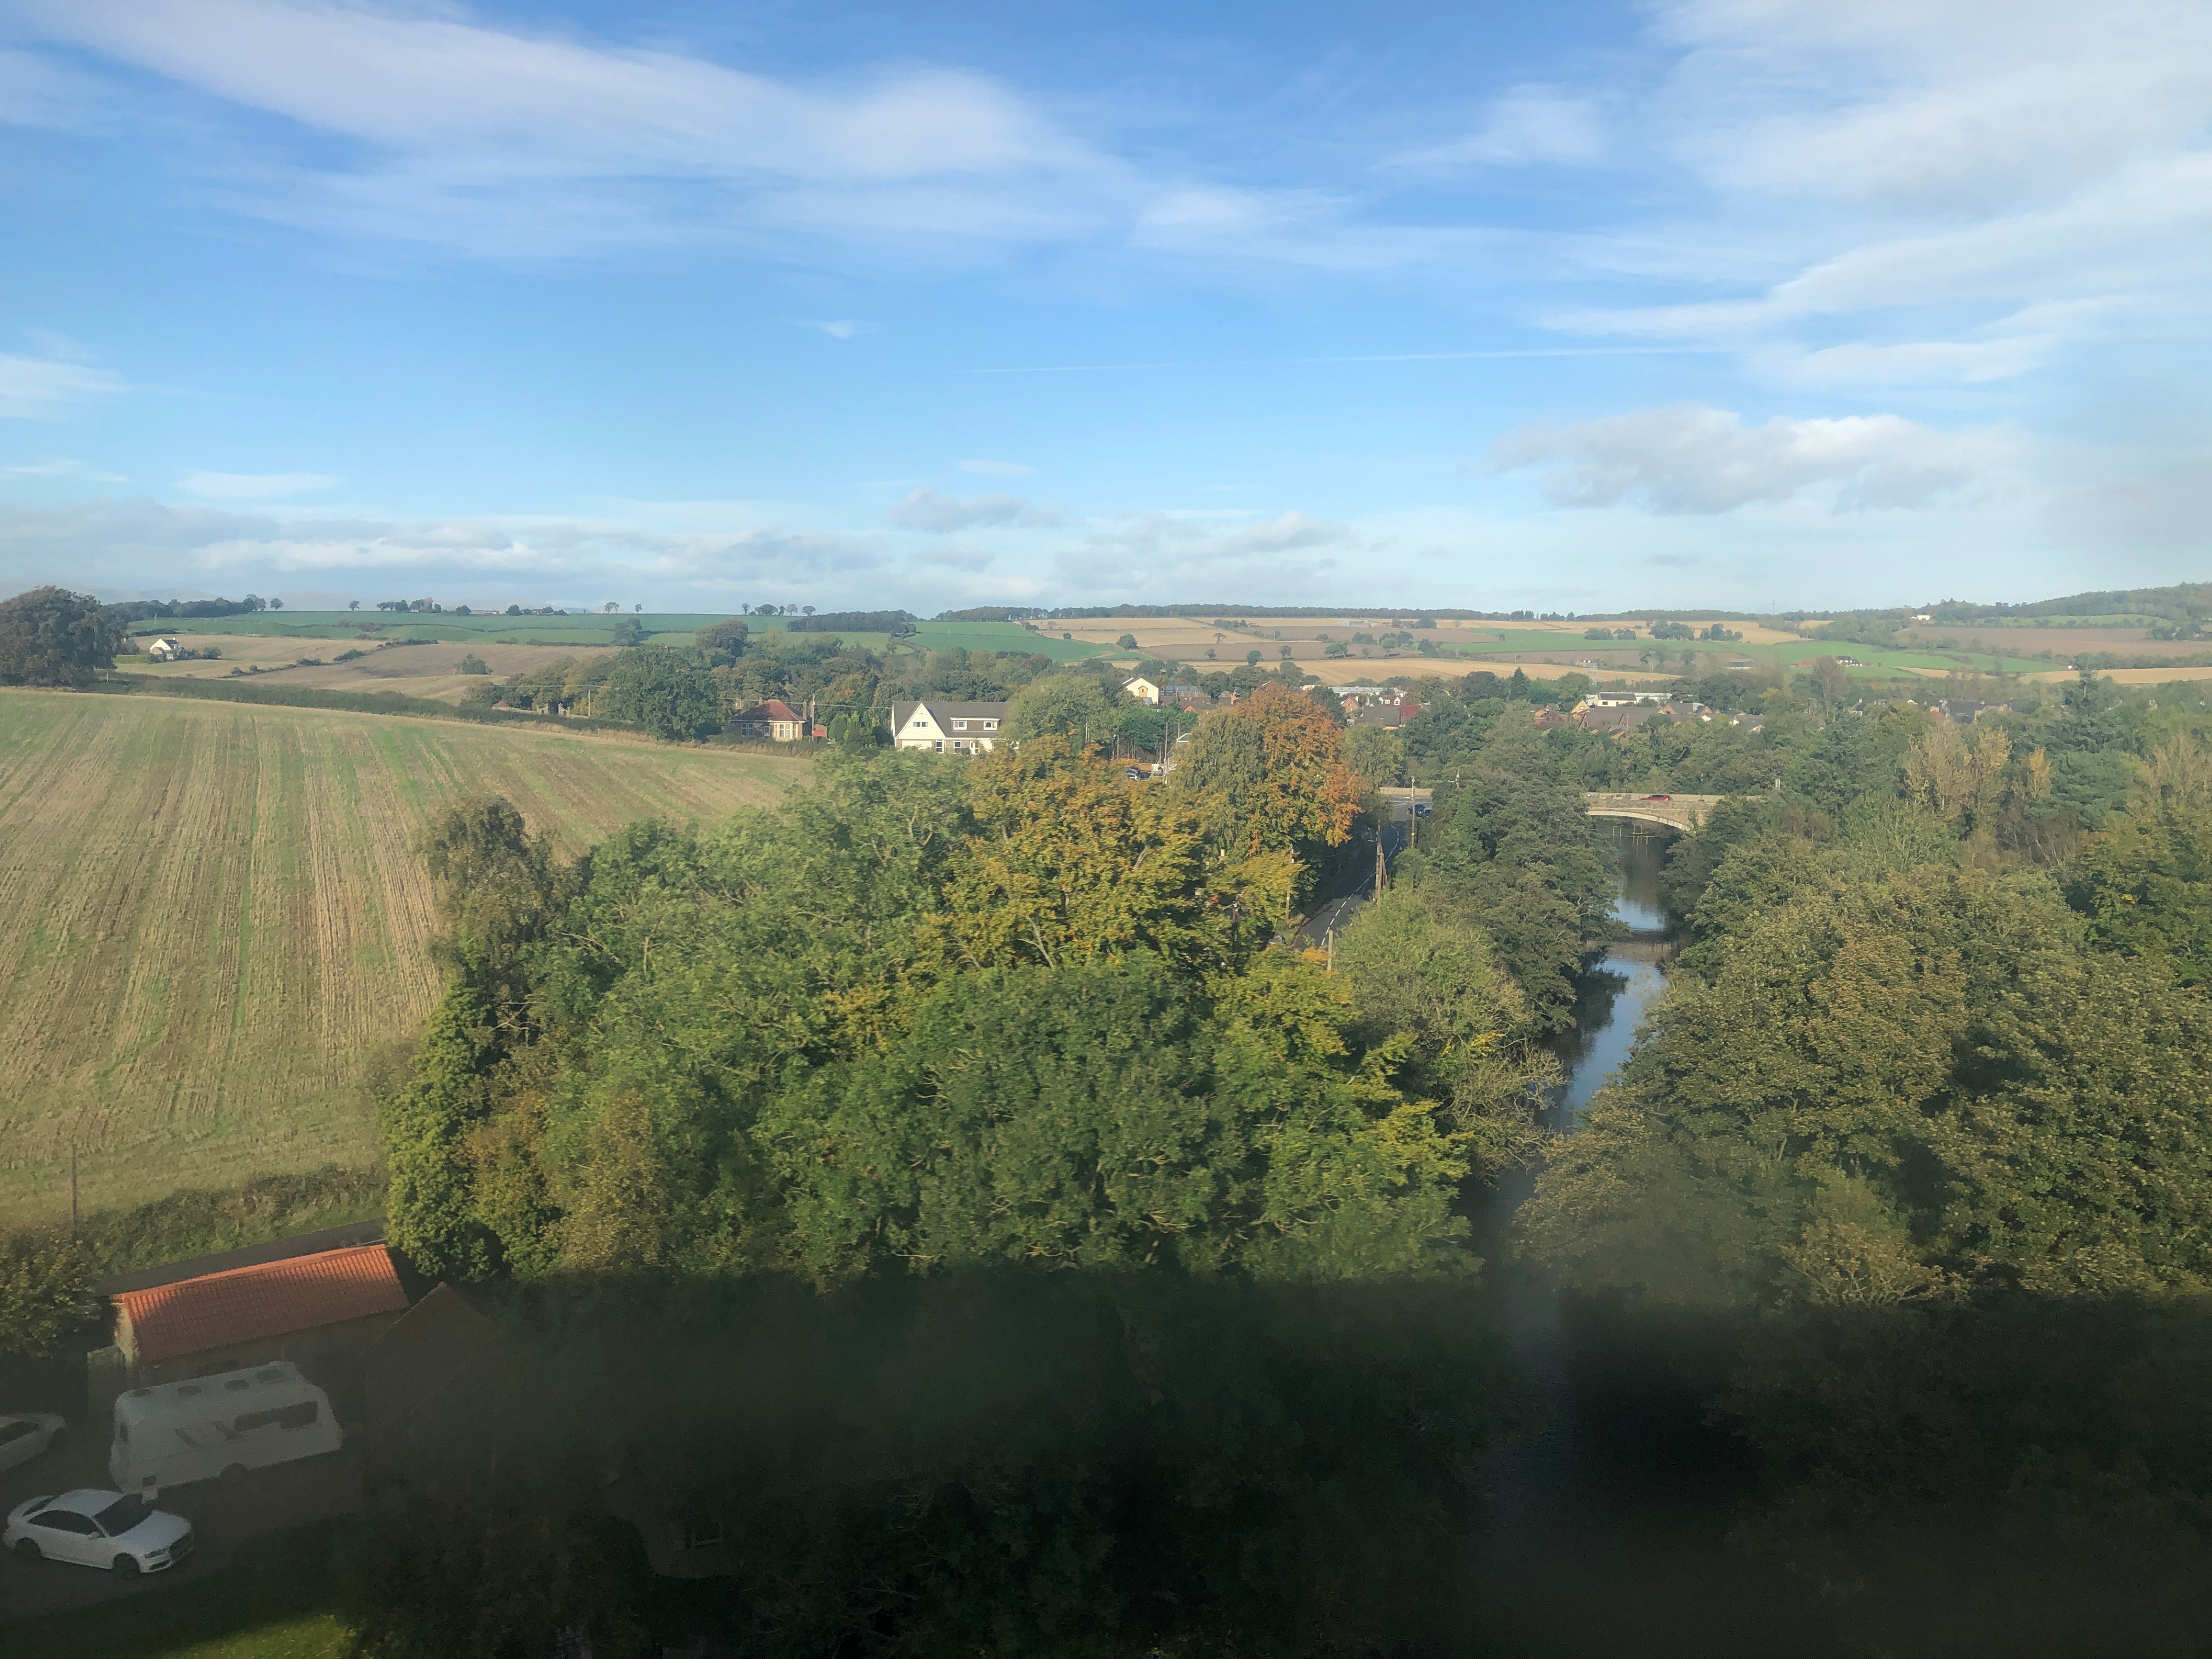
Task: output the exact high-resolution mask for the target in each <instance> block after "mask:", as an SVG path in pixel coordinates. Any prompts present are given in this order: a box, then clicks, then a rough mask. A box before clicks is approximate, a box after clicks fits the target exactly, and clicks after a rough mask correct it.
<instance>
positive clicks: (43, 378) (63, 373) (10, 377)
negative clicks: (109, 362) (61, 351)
mask: <svg viewBox="0 0 2212 1659" xmlns="http://www.w3.org/2000/svg"><path fill="white" fill-rule="evenodd" d="M122 390H123V383H122V382H121V381H120V380H117V379H116V378H115V377H114V376H113V375H112V374H108V373H107V372H106V370H104V369H98V368H92V367H91V366H90V365H89V364H86V363H76V362H63V361H60V360H58V359H55V358H51V357H19V356H13V355H11V354H10V353H8V352H4V351H0V416H13V417H15V418H16V419H18V420H32V421H52V420H58V419H60V418H61V417H62V416H64V415H66V414H68V413H69V412H70V410H73V409H76V407H78V406H79V405H80V404H83V403H85V402H87V401H88V400H89V399H91V398H103V397H108V396H112V394H114V393H116V392H120V391H122Z"/></svg>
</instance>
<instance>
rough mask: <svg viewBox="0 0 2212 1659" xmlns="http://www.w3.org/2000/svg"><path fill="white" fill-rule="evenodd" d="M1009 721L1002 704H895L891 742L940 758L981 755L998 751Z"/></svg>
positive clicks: (927, 701) (930, 701)
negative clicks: (1001, 733)
mask: <svg viewBox="0 0 2212 1659" xmlns="http://www.w3.org/2000/svg"><path fill="white" fill-rule="evenodd" d="M1004 720H1006V704H1005V703H1002V702H943V701H940V700H939V699H936V698H930V699H927V700H926V701H924V702H895V703H893V704H892V705H891V742H892V744H894V745H895V746H896V747H897V748H900V749H927V750H931V751H933V753H936V754H939V755H980V754H982V753H985V752H986V751H987V750H990V749H993V748H994V747H995V746H996V745H997V744H998V740H999V727H1000V724H1001V723H1002V722H1003V721H1004Z"/></svg>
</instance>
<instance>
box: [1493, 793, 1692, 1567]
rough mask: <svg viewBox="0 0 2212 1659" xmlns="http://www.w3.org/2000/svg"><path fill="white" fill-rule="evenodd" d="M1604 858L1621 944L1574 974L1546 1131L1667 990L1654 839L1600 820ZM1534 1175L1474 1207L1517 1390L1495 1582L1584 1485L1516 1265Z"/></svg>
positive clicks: (1549, 1297) (1569, 1527) (1551, 1336)
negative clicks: (1517, 1218) (1516, 1425)
mask: <svg viewBox="0 0 2212 1659" xmlns="http://www.w3.org/2000/svg"><path fill="white" fill-rule="evenodd" d="M1598 824H1599V835H1600V837H1601V840H1602V841H1603V842H1604V844H1605V850H1606V852H1607V854H1608V855H1609V856H1610V857H1611V859H1612V860H1613V869H1614V880H1615V892H1614V898H1613V915H1614V917H1615V919H1617V920H1618V921H1620V922H1621V923H1622V924H1623V925H1625V926H1626V927H1627V928H1628V929H1629V933H1630V937H1628V938H1627V939H1622V940H1620V941H1619V942H1618V943H1616V944H1615V945H1612V946H1611V947H1610V948H1608V949H1607V951H1605V953H1604V954H1603V955H1602V956H1601V957H1598V958H1597V959H1595V961H1593V962H1592V963H1590V964H1589V966H1588V967H1587V968H1586V969H1584V970H1583V976H1582V984H1581V988H1580V992H1579V994H1578V995H1577V998H1576V1002H1575V1023H1574V1025H1573V1028H1572V1029H1571V1030H1569V1031H1567V1032H1566V1033H1565V1035H1563V1036H1560V1037H1559V1039H1558V1040H1557V1041H1556V1042H1554V1043H1553V1053H1554V1054H1557V1056H1558V1057H1559V1067H1560V1071H1561V1073H1563V1076H1562V1080H1561V1082H1560V1083H1559V1085H1558V1086H1556V1087H1555V1088H1554V1089H1553V1091H1551V1097H1550V1101H1549V1103H1548V1104H1547V1107H1546V1108H1545V1110H1544V1113H1543V1121H1544V1123H1545V1127H1547V1128H1549V1129H1551V1130H1553V1131H1554V1132H1556V1133H1561V1134H1571V1133H1574V1132H1575V1129H1576V1128H1577V1127H1578V1124H1579V1121H1580V1118H1581V1114H1582V1111H1583V1108H1584V1107H1585V1106H1587V1105H1588V1104H1589V1099H1590V1097H1591V1096H1592V1095H1594V1094H1595V1093H1596V1092H1597V1091H1598V1089H1599V1087H1600V1086H1601V1085H1602V1084H1603V1083H1604V1081H1605V1079H1607V1076H1609V1075H1610V1074H1611V1073H1613V1071H1615V1070H1616V1069H1617V1068H1618V1067H1619V1066H1620V1063H1621V1062H1622V1061H1623V1060H1626V1059H1627V1057H1628V1053H1629V1050H1630V1049H1631V1048H1632V1047H1633V1046H1634V1044H1635V1041H1636V1028H1637V1025H1638V1023H1639V1022H1640V1021H1641V1019H1642V1018H1643V1017H1644V1011H1645V1009H1646V1008H1648V1007H1649V1006H1650V1003H1651V1000H1652V999H1653V998H1655V997H1656V996H1657V995H1658V994H1659V993H1660V992H1661V991H1662V990H1663V989H1664V988H1665V987H1666V983H1667V971H1666V955H1667V951H1668V943H1667V939H1666V933H1667V920H1668V918H1667V913H1666V908H1665V906H1664V905H1663V904H1662V902H1661V899H1660V887H1659V875H1660V866H1661V863H1662V860H1664V858H1665V856H1666V851H1667V846H1668V838H1667V836H1665V834H1664V832H1660V831H1654V830H1652V829H1650V828H1649V827H1647V826H1644V825H1639V824H1638V823H1635V822H1634V821H1632V820H1630V819H1623V818H1601V819H1600V820H1598ZM1534 1187H1535V1171H1534V1170H1528V1169H1522V1170H1509V1171H1507V1172H1506V1173H1505V1174H1504V1175H1503V1176H1500V1177H1499V1178H1498V1182H1496V1184H1495V1185H1494V1186H1492V1187H1491V1188H1489V1189H1488V1190H1487V1191H1486V1193H1485V1194H1483V1196H1482V1198H1481V1199H1480V1200H1478V1201H1477V1203H1476V1205H1475V1206H1474V1218H1475V1237H1476V1240H1477V1248H1478V1249H1480V1251H1481V1253H1482V1255H1484V1256H1485V1257H1486V1267H1485V1269H1484V1271H1485V1273H1486V1274H1487V1275H1488V1277H1489V1278H1490V1280H1491V1283H1492V1285H1493V1286H1494V1287H1495V1289H1496V1291H1497V1293H1498V1302H1497V1304H1496V1306H1497V1318H1498V1333H1499V1334H1500V1336H1502V1337H1503V1338H1504V1341H1505V1344H1506V1346H1507V1348H1508V1350H1509V1351H1510V1353H1511V1355H1512V1358H1513V1364H1514V1370H1516V1373H1517V1374H1518V1376H1519V1378H1520V1387H1521V1388H1522V1389H1524V1390H1525V1391H1526V1403H1525V1405H1524V1407H1523V1409H1524V1410H1525V1412H1526V1413H1527V1416H1526V1419H1525V1424H1524V1427H1523V1428H1522V1431H1520V1432H1519V1433H1517V1434H1516V1435H1515V1436H1513V1437H1511V1438H1510V1439H1509V1440H1508V1441H1507V1442H1506V1443H1504V1444H1501V1445H1500V1446H1499V1447H1498V1449H1497V1450H1496V1452H1495V1453H1494V1454H1493V1455H1492V1459H1491V1461H1490V1463H1489V1466H1488V1468H1486V1471H1485V1474H1484V1481H1483V1484H1484V1485H1485V1486H1486V1489H1487V1496H1488V1499H1489V1511H1490V1530H1489V1534H1488V1536H1487V1538H1486V1546H1485V1549H1484V1552H1483V1553H1484V1559H1485V1566H1486V1571H1487V1572H1488V1573H1489V1574H1491V1575H1492V1576H1493V1577H1494V1580H1495V1581H1496V1582H1497V1583H1499V1584H1500V1585H1501V1586H1502V1585H1504V1584H1505V1583H1513V1582H1516V1581H1519V1580H1522V1579H1523V1578H1524V1577H1526V1576H1527V1575H1529V1574H1531V1573H1534V1574H1537V1575H1539V1576H1541V1575H1543V1574H1544V1573H1546V1572H1547V1571H1548V1570H1549V1566H1550V1563H1549V1562H1548V1561H1547V1559H1546V1558H1547V1555H1548V1553H1549V1550H1550V1546H1551V1544H1552V1543H1553V1542H1556V1541H1559V1540H1560V1539H1563V1538H1566V1537H1570V1536H1577V1535H1579V1534H1578V1527H1577V1507H1578V1500H1579V1499H1580V1498H1582V1497H1583V1495H1585V1494H1586V1492H1587V1491H1588V1488H1589V1485H1590V1482H1591V1480H1592V1471H1593V1465H1594V1462H1598V1461H1601V1460H1595V1459H1594V1458H1593V1455H1592V1448H1591V1445H1590V1443H1589V1433H1588V1428H1587V1425H1586V1424H1584V1423H1583V1422H1582V1421H1580V1420H1579V1415H1578V1413H1577V1412H1576V1411H1575V1410H1573V1409H1572V1408H1571V1406H1570V1404H1569V1401H1571V1398H1572V1397H1573V1395H1574V1394H1575V1392H1576V1384H1575V1381H1574V1378H1573V1376H1572V1372H1573V1370H1574V1364H1573V1361H1572V1358H1571V1353H1570V1349H1571V1340H1570V1338H1569V1336H1568V1334H1567V1332H1566V1331H1565V1328H1564V1327H1563V1324H1562V1308H1561V1304H1560V1301H1559V1290H1558V1286H1557V1285H1556V1284H1555V1283H1554V1282H1553V1279H1552V1277H1551V1275H1550V1274H1549V1273H1546V1272H1544V1271H1542V1270H1541V1269H1539V1268H1535V1267H1532V1266H1531V1265H1530V1264H1528V1262H1526V1261H1516V1259H1515V1258H1514V1256H1513V1254H1512V1249H1511V1243H1510V1237H1511V1228H1512V1223H1513V1216H1514V1212H1516V1211H1517V1210H1518V1209H1519V1208H1520V1207H1521V1205H1522V1202H1523V1201H1524V1200H1526V1199H1527V1198H1528V1194H1530V1193H1531V1192H1532V1191H1534Z"/></svg>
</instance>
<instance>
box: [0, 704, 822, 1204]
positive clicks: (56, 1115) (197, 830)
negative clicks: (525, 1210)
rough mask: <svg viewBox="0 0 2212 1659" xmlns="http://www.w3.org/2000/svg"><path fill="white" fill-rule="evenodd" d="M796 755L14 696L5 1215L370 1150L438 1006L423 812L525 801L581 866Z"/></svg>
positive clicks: (703, 809)
mask: <svg viewBox="0 0 2212 1659" xmlns="http://www.w3.org/2000/svg"><path fill="white" fill-rule="evenodd" d="M798 772H799V763H797V762H795V761H784V760H781V759H780V758H776V757H761V756H750V755H729V754H717V753H714V752H713V751H698V750H678V749H670V748H665V747H659V746H654V745H647V744H638V743H626V742H620V741H609V740H604V739H600V740H594V739H592V738H586V737H582V736H568V735H563V734H560V733H540V732H513V731H509V730H505V729H501V728H496V727H495V728H489V729H479V728H475V727H469V726H450V727H449V726H447V725H446V724H445V723H443V722H432V721H418V720H404V719H392V718H389V717H383V716H376V715H358V714H331V713H324V712H321V711H317V710H305V709H287V708H261V707H256V706H252V705H241V704H229V703H205V704H203V703H192V702H182V701H180V700H171V699H167V698H164V699H161V700H159V701H156V700H155V699H151V698H146V699H138V698H125V697H112V696H69V695H66V694H56V693H40V692H21V691H9V692H0V1218H7V1219H10V1220H19V1219H26V1218H33V1217H36V1216H40V1215H50V1214H52V1213H56V1212H58V1211H60V1210H62V1209H64V1208H66V1206H67V1205H68V1201H69V1188H68V1178H69V1177H68V1171H69V1161H70V1151H71V1149H72V1147H74V1148H75V1149H76V1152H77V1154H78V1157H79V1160H80V1176H81V1182H82V1192H83V1197H84V1201H85V1203H86V1204H87V1205H88V1206H115V1205H123V1204H130V1203H136V1202H139V1201H142V1200H145V1199H148V1198H150V1197H155V1196H158V1195H159V1194H161V1193H164V1192H167V1191H171V1190H173V1189H174V1188H179V1187H184V1186H199V1185H214V1184H222V1183H228V1182H235V1181H236V1180H238V1179H240V1178H241V1177H243V1176H246V1175H248V1174H251V1173H258V1172H262V1171H276V1170H294V1169H301V1168H307V1167H311V1166H313V1165H315V1164H320V1163H323V1162H325V1161H327V1160H330V1159H333V1158H335V1159H337V1160H339V1161H341V1162H359V1161H362V1160H364V1159H366V1158H368V1157H369V1156H370V1155H371V1152H372V1135H371V1126H370V1122H369V1118H368V1109H367V1102H366V1099H365V1097H364V1091H363V1088H362V1084H363V1081H364V1079H365V1078H366V1076H367V1074H368V1068H369V1066H370V1064H371V1062H372V1060H373V1059H374V1055H375V1054H377V1052H378V1051H379V1050H380V1049H386V1048H392V1047H396V1046H398V1045H404V1044H406V1043H408V1042H411V1041H412V1040H413V1039H414V1037H415V1036H416V1034H417V1032H419V1030H421V1027H422V1019H423V1017H424V1016H425V1014H426V1013H427V1012H428V1009H429V1006H430V1004H431V1002H432V1001H433V1000H435V996H436V994H437V980H436V975H435V970H434V969H433V968H432V965H431V962H430V957H429V949H428V943H429V938H430V935H431V933H432V932H433V929H434V926H435V917H434V915H433V910H432V902H431V896H430V890H429V883H428V878H427V876H426V875H425V874H424V872H423V870H422V863H421V860H420V859H419V858H418V857H417V856H416V854H415V853H414V851H413V845H414V841H415V837H416V833H417V831H418V830H419V829H420V827H421V826H422V823H423V822H424V821H425V819H426V818H427V817H428V815H429V814H430V813H431V812H433V811H435V810H437V808H438V807H439V806H441V805H443V804H444V803H446V802H447V801H450V800H452V799H454V798H455V797H456V796H458V795H459V794H462V793H467V792H470V791H473V790H483V791H488V792H490V793H500V794H504V795H506V796H507V798H508V799H511V800H513V802H514V803H515V805H517V806H518V807H520V809H521V811H522V812H523V814H524V816H525V817H526V818H527V819H528V820H529V822H530V823H532V825H533V826H534V827H538V828H541V829H550V830H552V831H553V832H554V833H555V834H556V836H557V838H558V839H559V840H560V842H562V844H563V845H564V847H565V848H567V849H568V850H569V851H571V852H573V851H575V850H577V849H579V848H581V847H582V846H584V845H586V844H587V843H588V842H592V841H594V840H597V839H599V837H601V836H605V834H606V833H608V832H609V831H610V830H611V829H615V828H617V827H618V826H619V825H621V824H623V823H627V822H629V821H631V820H633V819H635V818H638V817H647V816H661V817H671V818H676V819H678V820H682V819H687V818H696V819H702V820H712V819H714V818H717V817H722V816H724V815H726V813H727V812H729V811H732V809H734V808H736V807H738V806H741V805H749V804H764V803H766V802H768V801H770V800H773V799H775V797H776V796H777V795H778V794H779V793H780V792H781V788H782V787H783V786H784V785H785V784H786V783H787V781H790V780H791V779H793V777H795V776H796V775H798Z"/></svg>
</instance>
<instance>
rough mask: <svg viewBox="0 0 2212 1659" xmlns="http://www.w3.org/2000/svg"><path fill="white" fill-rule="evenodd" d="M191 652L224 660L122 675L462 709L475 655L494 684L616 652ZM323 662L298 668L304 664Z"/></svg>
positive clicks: (475, 644)
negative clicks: (247, 671) (346, 655)
mask: <svg viewBox="0 0 2212 1659" xmlns="http://www.w3.org/2000/svg"><path fill="white" fill-rule="evenodd" d="M209 646H213V647H216V649H217V650H219V651H221V652H222V655H221V656H220V657H217V658H215V659H211V660H210V659H204V658H197V657H196V658H194V659H191V660H190V661H188V662H172V663H142V662H137V661H134V660H132V659H129V658H125V659H124V660H123V667H124V670H125V672H128V673H132V674H149V675H151V676H153V677H154V678H156V679H179V678H182V679H203V680H204V679H225V678H229V676H230V671H231V670H232V669H234V668H255V667H258V668H259V669H260V670H261V672H260V673H258V674H256V675H253V676H252V677H251V678H252V680H253V681H254V683H255V684H266V685H310V686H317V687H320V688H322V689H324V690H335V691H397V692H399V693H401V694H402V695H403V696H410V697H434V698H436V699H438V700H440V701H441V702H453V703H457V702H460V700H461V694H462V693H463V692H464V691H466V690H468V689H469V687H471V685H481V684H483V683H484V680H483V677H481V676H477V675H472V674H464V673H462V672H461V671H460V662H461V659H462V658H463V657H465V656H470V655H473V656H475V657H477V659H480V660H481V661H482V662H483V664H484V665H485V666H486V667H488V668H489V669H490V670H491V676H490V678H493V679H505V678H507V676H508V675H510V674H521V673H527V672H528V671H530V670H532V669H533V668H540V667H543V666H544V665H546V664H547V663H553V662H562V661H568V660H574V659H578V658H583V657H594V656H604V655H605V654H606V653H608V652H609V651H610V650H611V649H612V648H613V647H607V646H598V647H594V646H589V645H500V644H495V643H493V642H490V641H469V642H465V643H455V642H452V641H438V642H437V643H436V644H434V645H387V646H384V647H377V646H375V645H374V644H359V645H357V644H354V643H352V642H349V641H335V642H333V641H317V640H302V639H298V638H276V637H272V636H270V635H222V634H195V635H191V648H192V649H194V650H202V649H204V648H206V647H209ZM349 650H358V651H359V652H360V653H361V654H360V655H359V656H358V657H356V658H355V659H353V660H352V661H351V662H337V661H335V660H333V659H335V658H336V657H337V655H338V653H341V652H343V651H349ZM303 657H305V658H309V659H321V660H320V661H319V663H317V662H313V661H311V662H309V663H308V664H307V665H305V666H302V665H301V662H300V659H301V658H303Z"/></svg>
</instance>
